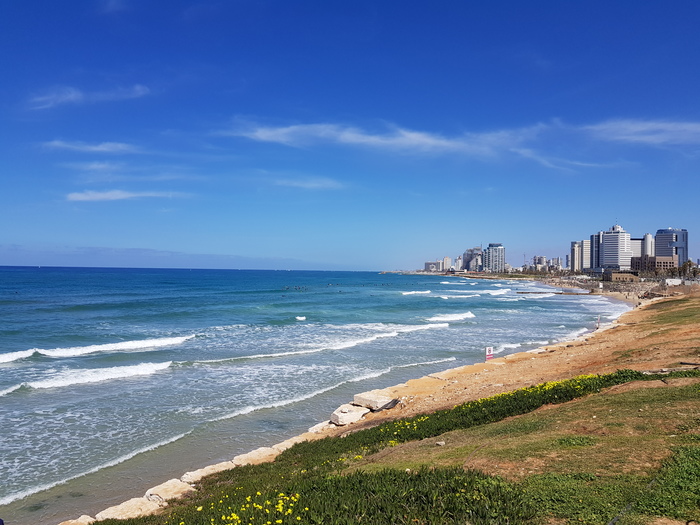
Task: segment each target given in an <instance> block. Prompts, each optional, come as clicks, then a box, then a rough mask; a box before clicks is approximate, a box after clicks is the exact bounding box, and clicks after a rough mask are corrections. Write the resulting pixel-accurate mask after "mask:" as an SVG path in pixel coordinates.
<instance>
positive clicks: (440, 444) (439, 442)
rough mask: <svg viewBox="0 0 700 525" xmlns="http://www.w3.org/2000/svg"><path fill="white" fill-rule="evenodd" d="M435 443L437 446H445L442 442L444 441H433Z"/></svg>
mask: <svg viewBox="0 0 700 525" xmlns="http://www.w3.org/2000/svg"><path fill="white" fill-rule="evenodd" d="M435 444H436V445H437V446H438V447H444V446H445V442H444V441H438V442H437V443H435Z"/></svg>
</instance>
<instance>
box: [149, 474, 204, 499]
mask: <svg viewBox="0 0 700 525" xmlns="http://www.w3.org/2000/svg"><path fill="white" fill-rule="evenodd" d="M193 491H194V489H193V488H192V487H191V486H190V485H188V484H187V483H185V482H184V481H180V480H179V479H171V480H168V481H166V482H165V483H161V484H160V485H158V486H157V487H153V488H152V489H148V490H147V491H146V495H145V496H144V498H146V499H147V500H149V501H155V502H156V503H160V504H164V503H165V502H166V501H168V500H169V499H176V498H181V497H182V496H184V495H185V494H187V493H188V492H193Z"/></svg>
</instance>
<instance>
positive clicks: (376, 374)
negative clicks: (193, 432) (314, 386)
mask: <svg viewBox="0 0 700 525" xmlns="http://www.w3.org/2000/svg"><path fill="white" fill-rule="evenodd" d="M456 360H457V358H455V357H448V358H446V359H438V360H436V361H424V362H418V363H408V364H405V365H396V366H390V367H388V368H383V369H381V370H375V371H373V372H369V373H367V374H363V375H360V376H357V377H352V378H350V379H346V380H345V381H340V382H339V383H337V384H335V385H331V386H329V387H326V388H321V389H319V390H315V391H313V392H310V393H308V394H305V395H302V396H299V397H295V398H291V399H282V400H280V401H275V402H273V403H268V404H265V405H248V406H246V407H243V408H241V409H240V410H236V411H235V412H231V413H229V414H226V415H223V416H220V417H217V418H216V419H213V420H212V421H223V420H225V419H233V418H234V417H238V416H244V415H246V414H250V413H251V412H255V411H257V410H265V409H269V408H280V407H283V406H287V405H291V404H294V403H299V402H301V401H306V400H307V399H311V398H313V397H316V396H320V395H322V394H325V393H326V392H330V391H331V390H334V389H336V388H339V387H341V386H343V385H345V384H348V383H359V382H360V381H364V380H366V379H375V378H377V377H381V376H383V375H385V374H388V373H389V372H391V371H392V370H394V369H397V368H409V367H414V366H422V365H433V364H439V363H446V362H448V361H456Z"/></svg>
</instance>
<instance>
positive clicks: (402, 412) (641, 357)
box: [62, 282, 700, 525]
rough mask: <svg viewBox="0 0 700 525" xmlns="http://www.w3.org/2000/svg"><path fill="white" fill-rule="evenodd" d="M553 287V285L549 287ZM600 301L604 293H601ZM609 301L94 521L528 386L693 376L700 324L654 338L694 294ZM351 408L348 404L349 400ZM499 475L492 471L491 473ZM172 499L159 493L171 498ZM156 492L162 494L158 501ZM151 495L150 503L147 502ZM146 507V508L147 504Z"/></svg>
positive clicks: (72, 523) (628, 294) (145, 509)
mask: <svg viewBox="0 0 700 525" xmlns="http://www.w3.org/2000/svg"><path fill="white" fill-rule="evenodd" d="M549 284H554V283H551V282H550V283H549ZM603 293H606V292H605V290H603ZM608 293H611V294H616V295H615V296H616V297H618V298H621V299H625V300H627V301H628V302H630V304H633V305H635V306H636V308H634V309H632V310H630V311H629V312H627V313H625V314H623V315H622V316H621V317H620V318H619V319H618V320H616V321H615V322H613V323H611V324H609V325H605V326H602V327H600V328H599V329H598V330H596V331H594V332H590V333H587V334H584V335H582V336H581V337H579V338H578V339H575V340H571V341H565V342H561V343H557V344H552V345H547V346H543V347H541V348H538V349H536V350H533V351H529V352H522V353H518V354H511V355H508V356H505V357H502V358H495V359H492V360H490V361H488V362H485V363H478V364H473V365H468V366H462V367H459V368H454V369H450V370H445V371H443V372H440V373H434V374H430V375H428V376H425V377H421V378H416V379H412V380H409V381H407V382H406V383H403V384H400V385H396V386H393V387H389V388H385V389H382V390H380V391H374V392H373V394H374V395H377V396H380V397H384V398H387V399H393V400H396V403H395V405H394V406H393V407H392V408H391V409H388V410H382V411H377V412H368V413H366V414H364V416H363V417H362V418H361V419H360V420H358V421H356V422H354V423H351V424H349V425H342V426H337V425H332V424H329V423H326V424H321V425H318V426H316V427H315V428H314V429H313V430H312V431H310V432H308V433H305V434H302V435H300V436H296V437H295V438H292V439H290V440H287V441H285V442H284V443H281V444H279V445H278V446H273V447H264V448H262V449H257V450H255V451H253V452H251V453H249V454H244V455H242V456H238V457H236V458H232V460H231V461H230V462H225V463H223V464H217V465H212V466H209V467H204V468H203V469H200V470H198V471H195V472H189V473H185V474H184V475H183V476H182V477H181V478H180V479H179V480H170V481H168V482H167V483H164V484H161V485H158V486H157V487H154V489H152V490H150V491H149V492H147V494H146V495H145V496H143V497H135V498H133V499H132V500H129V501H128V502H125V504H123V505H121V506H117V507H114V508H111V509H106V511H104V512H103V513H100V514H98V515H97V517H98V518H99V519H105V518H110V517H111V518H118V517H125V518H126V517H134V516H137V515H140V514H148V513H152V512H158V511H160V509H161V508H162V506H163V503H164V500H167V499H169V497H168V496H170V497H177V496H178V495H180V494H185V493H187V492H190V491H191V490H192V487H191V485H192V484H195V482H196V481H197V480H198V479H201V477H203V476H205V475H207V474H211V473H215V472H217V471H221V470H224V469H228V468H235V467H236V466H237V465H242V464H247V463H260V462H264V461H271V460H273V459H274V458H275V457H276V456H277V455H278V454H279V453H280V452H281V451H283V450H284V449H285V448H288V447H290V446H293V444H294V443H296V442H299V441H303V440H314V439H320V438H323V437H327V436H342V435H343V434H346V433H348V432H354V431H357V430H360V429H362V428H367V427H371V426H375V425H378V424H380V423H382V422H384V421H387V420H393V419H399V418H404V417H410V416H414V415H418V414H425V413H430V412H433V411H435V410H440V409H446V408H452V407H454V406H455V405H457V404H460V403H464V402H466V401H470V400H474V399H479V398H483V397H488V396H492V395H495V394H499V393H502V392H508V391H512V390H515V389H518V388H522V387H527V386H531V385H535V384H538V383H543V382H547V381H557V380H562V379H568V378H571V377H574V376H578V375H581V374H604V373H610V372H614V371H615V370H618V369H633V370H639V371H649V370H664V369H668V368H669V367H672V368H688V369H691V368H697V367H698V366H699V365H700V355H698V352H697V342H698V341H699V340H700V324H699V323H688V324H685V325H683V326H682V327H681V328H679V329H676V330H674V331H673V332H671V333H665V332H662V333H659V332H657V331H655V329H654V322H655V319H656V317H657V316H658V315H660V312H663V311H664V310H663V304H662V303H663V302H666V301H673V300H674V298H675V299H678V294H682V298H683V299H685V300H688V301H690V302H692V303H693V304H695V305H699V304H700V289H698V288H680V287H679V288H678V290H674V289H669V290H668V291H667V294H676V295H673V296H672V297H671V298H670V299H665V298H655V299H639V297H638V296H639V295H640V293H639V290H637V289H635V290H633V291H632V290H630V291H625V290H624V289H623V290H620V289H619V288H618V289H617V290H616V291H614V292H608ZM348 401H350V400H348ZM492 473H495V474H499V472H498V471H495V472H492ZM171 489H172V491H171V492H166V491H168V490H171ZM159 490H161V491H162V492H163V493H162V494H159V493H158V491H159ZM149 495H150V496H149ZM147 502H148V503H147ZM94 519H95V518H92V517H89V516H82V517H81V518H79V519H76V520H69V521H65V522H63V523H62V525H78V524H85V523H92V522H93V521H94Z"/></svg>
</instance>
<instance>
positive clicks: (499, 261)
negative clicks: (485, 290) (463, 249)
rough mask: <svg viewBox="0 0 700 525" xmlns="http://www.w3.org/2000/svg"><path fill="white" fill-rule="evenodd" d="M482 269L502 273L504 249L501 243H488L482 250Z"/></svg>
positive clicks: (504, 263)
mask: <svg viewBox="0 0 700 525" xmlns="http://www.w3.org/2000/svg"><path fill="white" fill-rule="evenodd" d="M483 261H484V271H489V272H493V273H504V272H505V270H506V249H505V248H504V247H503V245H502V244H501V243H490V244H489V246H488V248H486V249H485V250H484V252H483Z"/></svg>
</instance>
